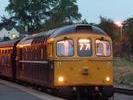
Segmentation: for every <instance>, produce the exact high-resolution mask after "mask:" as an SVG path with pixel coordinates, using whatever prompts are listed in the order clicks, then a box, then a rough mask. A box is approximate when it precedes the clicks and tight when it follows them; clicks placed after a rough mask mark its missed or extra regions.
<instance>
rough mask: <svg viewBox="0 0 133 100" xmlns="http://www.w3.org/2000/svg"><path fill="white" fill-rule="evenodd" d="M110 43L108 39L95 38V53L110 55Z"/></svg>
mask: <svg viewBox="0 0 133 100" xmlns="http://www.w3.org/2000/svg"><path fill="white" fill-rule="evenodd" d="M110 53H111V52H110V44H109V42H108V41H103V40H96V55H97V56H110Z"/></svg>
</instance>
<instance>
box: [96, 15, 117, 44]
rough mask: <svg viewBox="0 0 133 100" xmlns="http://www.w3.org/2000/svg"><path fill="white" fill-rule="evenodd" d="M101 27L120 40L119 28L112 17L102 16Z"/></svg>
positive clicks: (113, 38)
mask: <svg viewBox="0 0 133 100" xmlns="http://www.w3.org/2000/svg"><path fill="white" fill-rule="evenodd" d="M99 27H100V28H102V29H103V30H104V31H105V32H106V33H107V34H108V35H109V36H111V38H112V40H113V41H115V40H118V36H119V34H118V33H119V29H118V27H117V26H116V25H115V24H114V22H113V21H112V20H111V19H107V18H104V17H100V24H99Z"/></svg>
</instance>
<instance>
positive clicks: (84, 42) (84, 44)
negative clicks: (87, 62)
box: [78, 39, 92, 57]
mask: <svg viewBox="0 0 133 100" xmlns="http://www.w3.org/2000/svg"><path fill="white" fill-rule="evenodd" d="M78 55H79V56H81V57H88V56H91V55H92V48H91V40H90V39H79V40H78Z"/></svg>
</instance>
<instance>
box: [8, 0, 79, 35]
mask: <svg viewBox="0 0 133 100" xmlns="http://www.w3.org/2000/svg"><path fill="white" fill-rule="evenodd" d="M76 1H77V0H9V5H8V6H7V7H6V11H8V12H9V14H10V15H11V16H12V18H13V19H14V20H15V21H17V24H19V26H22V27H24V28H27V29H28V31H29V32H38V31H40V29H42V30H48V29H50V28H55V27H59V26H63V25H66V24H73V23H74V22H76V21H78V20H80V18H81V14H79V12H78V6H77V5H76Z"/></svg>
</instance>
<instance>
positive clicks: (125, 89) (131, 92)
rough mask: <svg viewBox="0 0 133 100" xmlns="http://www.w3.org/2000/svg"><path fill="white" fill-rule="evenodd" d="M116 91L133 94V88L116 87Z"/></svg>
mask: <svg viewBox="0 0 133 100" xmlns="http://www.w3.org/2000/svg"><path fill="white" fill-rule="evenodd" d="M114 91H115V93H122V94H127V95H133V89H127V88H121V87H115V88H114Z"/></svg>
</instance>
